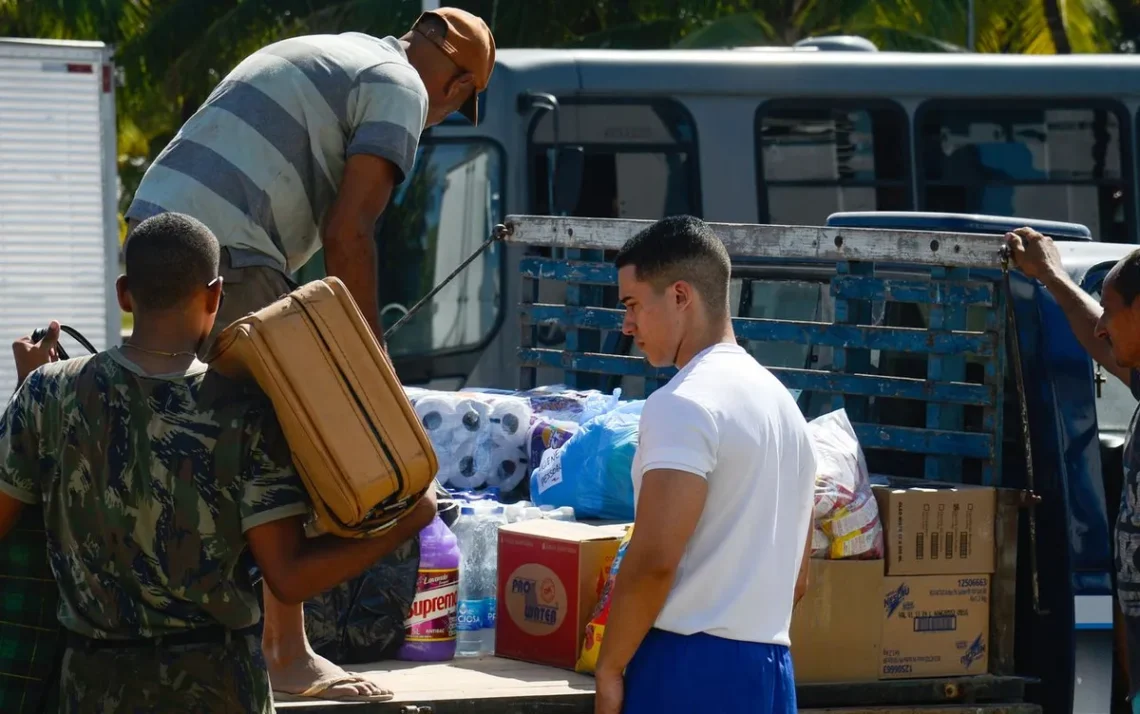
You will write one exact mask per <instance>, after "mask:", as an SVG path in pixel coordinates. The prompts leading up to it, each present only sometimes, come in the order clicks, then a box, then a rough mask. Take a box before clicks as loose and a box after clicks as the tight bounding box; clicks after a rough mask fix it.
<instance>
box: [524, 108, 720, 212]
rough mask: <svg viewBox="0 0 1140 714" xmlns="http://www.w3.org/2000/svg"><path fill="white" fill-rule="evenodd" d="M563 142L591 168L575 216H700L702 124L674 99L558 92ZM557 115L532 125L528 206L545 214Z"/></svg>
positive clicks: (538, 118)
mask: <svg viewBox="0 0 1140 714" xmlns="http://www.w3.org/2000/svg"><path fill="white" fill-rule="evenodd" d="M559 102H560V109H559V117H558V137H557V140H558V143H559V144H561V145H563V146H565V145H574V146H581V147H582V148H583V150H584V152H585V158H586V167H585V171H584V174H583V178H582V192H581V195H580V197H579V199H578V205H577V206H576V207H575V208H574V210H573V211H572V212H571V215H575V216H588V217H594V218H645V219H658V218H662V217H664V216H670V215H676V214H681V213H687V214H690V215H695V216H700V215H701V201H700V191H699V186H700V178H699V170H700V169H699V166H698V164H697V130H696V125H695V123H694V121H693V119H692V117H691V116H690V115H689V113H688V111H687V110H686V109H685V108H684V107H683V106H682V105H681V104H679V103H678V102H675V101H673V100H671V99H664V98H660V99H651V100H629V101H625V100H614V99H591V98H580V97H560V98H559ZM554 147H555V135H554V115H553V113H551V112H549V111H546V112H541V113H539V114H538V115H537V116H536V117H535V119H534V121H533V122H532V124H531V127H530V162H531V168H532V170H531V205H532V206H533V210H534V212H535V213H537V214H540V215H542V214H547V213H549V212H550V210H549V205H548V203H549V201H548V195H547V176H548V172H549V170H550V157H551V155H552V154H553V152H554Z"/></svg>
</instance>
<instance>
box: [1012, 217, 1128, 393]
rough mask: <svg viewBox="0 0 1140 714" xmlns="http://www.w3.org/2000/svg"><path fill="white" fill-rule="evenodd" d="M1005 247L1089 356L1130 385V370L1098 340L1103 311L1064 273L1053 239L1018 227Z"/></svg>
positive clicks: (1110, 347)
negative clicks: (1045, 293)
mask: <svg viewBox="0 0 1140 714" xmlns="http://www.w3.org/2000/svg"><path fill="white" fill-rule="evenodd" d="M1006 244H1007V245H1008V246H1009V249H1010V255H1011V257H1012V259H1013V263H1014V265H1015V266H1016V267H1017V268H1018V269H1020V270H1021V271H1022V272H1023V273H1025V274H1026V275H1028V276H1029V277H1031V278H1037V279H1038V280H1040V281H1041V282H1042V283H1043V284H1044V285H1045V288H1046V289H1047V290H1048V291H1049V294H1051V295H1052V296H1053V299H1054V300H1056V301H1057V304H1058V305H1060V306H1061V310H1062V311H1063V312H1064V313H1065V319H1066V320H1068V322H1069V327H1070V329H1072V331H1073V335H1074V336H1075V337H1076V338H1077V341H1078V342H1080V343H1081V347H1083V348H1084V349H1085V351H1086V352H1088V354H1089V357H1091V358H1092V359H1093V361H1094V362H1096V363H1097V364H1099V365H1101V366H1102V367H1104V368H1105V369H1106V370H1108V371H1109V372H1111V373H1112V374H1114V375H1116V377H1117V378H1118V379H1119V380H1120V381H1122V382H1124V383H1125V384H1127V385H1129V386H1131V382H1132V375H1131V373H1130V372H1129V370H1128V369H1126V368H1124V367H1121V366H1120V365H1119V364H1117V362H1116V359H1115V358H1114V357H1113V356H1112V346H1111V345H1109V343H1108V341H1107V340H1104V339H1101V338H1100V337H1097V334H1096V324H1097V322H1098V321H1099V320H1100V316H1101V313H1102V312H1103V309H1102V308H1101V306H1100V305H1098V304H1097V302H1096V300H1093V299H1092V296H1091V295H1089V294H1088V293H1086V292H1085V291H1084V290H1081V288H1080V286H1078V285H1077V284H1076V283H1074V282H1073V280H1072V278H1070V277H1069V275H1068V273H1066V272H1065V269H1064V267H1062V265H1061V256H1060V253H1059V252H1058V251H1057V247H1056V246H1055V245H1053V241H1052V239H1050V238H1048V237H1046V236H1043V235H1041V234H1040V233H1038V232H1037V231H1034V230H1030V229H1028V228H1019V229H1017V230H1016V231H1014V232H1012V233H1009V234H1007V235H1006Z"/></svg>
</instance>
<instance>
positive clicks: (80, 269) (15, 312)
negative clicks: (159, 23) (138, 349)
mask: <svg viewBox="0 0 1140 714" xmlns="http://www.w3.org/2000/svg"><path fill="white" fill-rule="evenodd" d="M114 77H115V69H114V65H113V64H112V60H111V50H110V48H109V47H107V46H106V45H104V44H103V43H101V42H58V41H51V40H15V39H0V276H2V277H0V306H2V307H0V332H2V333H3V335H4V339H6V340H8V339H14V338H15V337H16V336H18V335H24V334H28V333H29V332H31V331H32V330H33V329H35V328H36V327H39V326H42V325H46V324H47V323H48V322H49V321H50V320H52V319H59V318H61V317H64V319H66V320H67V322H68V323H69V324H71V325H72V326H74V327H75V328H76V329H78V330H79V331H80V332H81V333H83V334H84V335H86V336H87V337H88V339H90V340H91V341H92V342H93V343H94V344H95V346H96V347H98V348H100V349H102V348H104V347H106V346H108V345H111V344H117V343H118V341H119V333H120V319H121V314H120V311H119V305H118V302H117V301H116V299H115V294H114V287H113V285H112V282H113V278H114V276H115V275H117V269H118V264H119V224H118V208H117V201H118V171H117V164H116V158H117V152H116V134H115V82H114ZM4 344H7V342H5V343H4ZM15 387H16V373H15V368H14V367H13V365H12V361H11V360H10V359H0V393H2V394H5V395H8V394H11V393H12V391H13V390H14V389H15Z"/></svg>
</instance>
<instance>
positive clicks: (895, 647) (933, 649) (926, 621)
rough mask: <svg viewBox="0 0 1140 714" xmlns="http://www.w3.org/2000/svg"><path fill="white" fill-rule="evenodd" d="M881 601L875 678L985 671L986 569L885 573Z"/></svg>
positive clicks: (988, 601)
mask: <svg viewBox="0 0 1140 714" xmlns="http://www.w3.org/2000/svg"><path fill="white" fill-rule="evenodd" d="M882 603H883V605H882V608H883V609H882V610H881V615H880V621H881V622H882V627H883V653H882V670H881V672H880V678H881V679H908V678H913V677H947V676H954V675H974V674H985V673H986V672H987V671H988V669H989V637H990V576H989V575H988V574H975V575H925V576H915V577H910V576H908V577H888V578H886V579H885V581H884V583H883V597H882Z"/></svg>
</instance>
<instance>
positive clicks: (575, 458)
mask: <svg viewBox="0 0 1140 714" xmlns="http://www.w3.org/2000/svg"><path fill="white" fill-rule="evenodd" d="M644 404H645V401H644V400H637V401H631V402H624V403H622V404H620V405H618V406H617V407H616V408H614V409H613V410H611V411H608V412H605V413H604V414H601V415H599V416H596V417H594V418H593V419H590V420H589V421H587V422H585V423H584V424H582V426H581V427H579V429H578V431H577V433H575V434H574V436H572V437H570V439H569V440H568V441H567V442H566V443H565V444H562V445H561V446H559V447H557V448H554V449H550V450H548V451H546V452H545V453H544V454H543V455H542V461H541V463H539V465H538V468H536V469H535V470H534V472H533V473H532V474H531V477H530V498H531V500H532V501H533V502H534V503H535V504H536V505H538V506H546V505H550V506H554V507H556V508H557V507H562V506H571V507H572V508H573V509H574V514H575V516H576V517H577V518H578V519H583V518H602V519H607V520H610V519H612V520H627V521H629V520H633V478H632V475H631V474H632V471H633V456H634V453H635V452H636V451H637V428H638V422H639V421H640V419H641V408H642V406H643V405H644Z"/></svg>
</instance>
